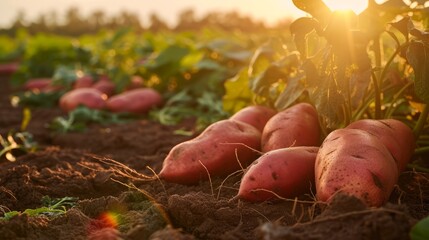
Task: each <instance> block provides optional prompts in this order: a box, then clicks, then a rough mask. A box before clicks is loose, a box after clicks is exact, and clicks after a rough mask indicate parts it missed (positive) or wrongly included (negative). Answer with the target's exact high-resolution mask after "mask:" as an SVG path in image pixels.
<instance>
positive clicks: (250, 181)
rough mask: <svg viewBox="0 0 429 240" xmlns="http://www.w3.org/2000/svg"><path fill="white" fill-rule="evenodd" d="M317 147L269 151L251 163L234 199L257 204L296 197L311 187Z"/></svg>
mask: <svg viewBox="0 0 429 240" xmlns="http://www.w3.org/2000/svg"><path fill="white" fill-rule="evenodd" d="M318 151H319V147H307V146H301V147H291V148H282V149H276V150H272V151H270V152H267V153H265V154H264V155H262V156H261V157H259V158H258V159H257V160H256V161H254V162H253V163H252V164H251V165H250V166H249V168H248V169H247V171H246V172H245V174H244V175H243V178H242V179H241V184H240V189H239V191H238V197H239V198H241V199H244V200H247V201H252V202H260V201H265V200H270V199H275V198H277V196H280V197H283V198H293V197H297V196H299V195H301V194H304V193H306V192H310V190H311V187H312V186H313V187H314V162H315V161H316V156H317V152H318Z"/></svg>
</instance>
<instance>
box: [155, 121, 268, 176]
mask: <svg viewBox="0 0 429 240" xmlns="http://www.w3.org/2000/svg"><path fill="white" fill-rule="evenodd" d="M260 138H261V132H260V131H259V130H258V129H256V128H255V127H253V126H252V125H249V124H247V123H243V122H240V121H234V120H221V121H218V122H215V123H213V124H212V125H210V126H208V127H207V128H206V129H205V130H204V131H203V132H202V133H201V134H200V135H199V136H197V137H196V138H194V139H191V140H189V141H186V142H182V143H180V144H178V145H176V146H175V147H173V148H172V149H171V151H170V152H169V154H168V155H167V157H166V158H165V160H164V162H163V165H162V169H161V171H160V173H159V177H160V178H161V179H164V180H166V181H169V182H176V183H180V184H195V183H198V182H199V181H201V180H206V179H208V174H210V176H211V177H216V176H225V175H228V174H230V173H232V172H234V171H236V170H240V164H239V163H238V161H240V163H241V164H242V166H243V167H246V166H247V165H249V164H250V163H251V162H252V161H254V160H255V159H256V158H257V157H258V153H257V152H255V151H254V150H252V149H255V150H258V149H259V147H260ZM237 158H238V159H237ZM206 169H207V171H208V172H209V173H207V171H206Z"/></svg>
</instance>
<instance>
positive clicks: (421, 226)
mask: <svg viewBox="0 0 429 240" xmlns="http://www.w3.org/2000/svg"><path fill="white" fill-rule="evenodd" d="M410 237H411V240H424V239H429V217H426V218H424V219H423V220H420V221H419V222H418V223H417V224H416V225H414V226H413V228H412V229H411V232H410Z"/></svg>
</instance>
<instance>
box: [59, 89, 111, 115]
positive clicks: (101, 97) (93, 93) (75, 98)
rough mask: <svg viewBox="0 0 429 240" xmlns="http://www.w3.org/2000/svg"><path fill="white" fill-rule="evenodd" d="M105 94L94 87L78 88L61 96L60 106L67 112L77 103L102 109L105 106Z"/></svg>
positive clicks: (76, 105)
mask: <svg viewBox="0 0 429 240" xmlns="http://www.w3.org/2000/svg"><path fill="white" fill-rule="evenodd" d="M106 99H107V96H106V94H104V93H102V92H100V91H99V90H97V89H94V88H78V89H74V90H71V91H69V92H67V93H66V94H64V95H63V96H61V98H60V108H61V109H62V110H63V111H65V112H69V111H72V110H73V109H75V108H76V107H78V106H79V105H84V106H87V107H88V108H92V109H103V108H105V106H106Z"/></svg>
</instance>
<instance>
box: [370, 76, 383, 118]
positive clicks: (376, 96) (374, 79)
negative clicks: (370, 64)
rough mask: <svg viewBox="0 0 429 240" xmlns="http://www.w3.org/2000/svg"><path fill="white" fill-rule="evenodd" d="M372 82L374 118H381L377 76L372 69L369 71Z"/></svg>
mask: <svg viewBox="0 0 429 240" xmlns="http://www.w3.org/2000/svg"><path fill="white" fill-rule="evenodd" d="M371 75H372V82H373V83H374V101H375V116H374V118H375V119H380V118H381V91H380V86H379V85H378V80H377V76H376V75H375V73H374V71H371Z"/></svg>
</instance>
